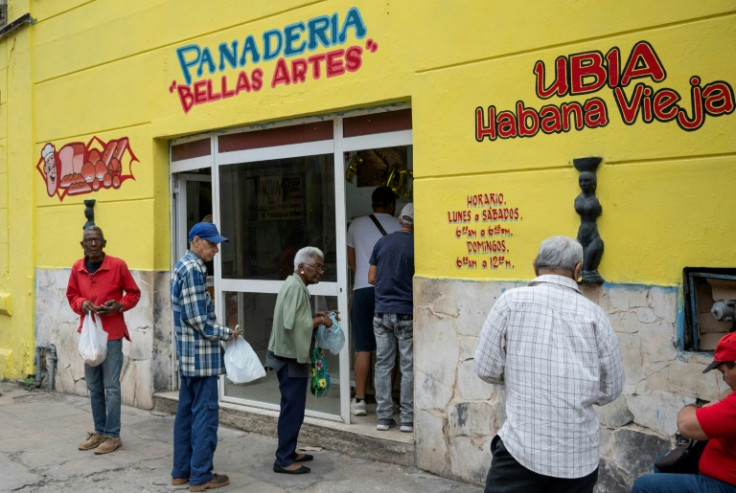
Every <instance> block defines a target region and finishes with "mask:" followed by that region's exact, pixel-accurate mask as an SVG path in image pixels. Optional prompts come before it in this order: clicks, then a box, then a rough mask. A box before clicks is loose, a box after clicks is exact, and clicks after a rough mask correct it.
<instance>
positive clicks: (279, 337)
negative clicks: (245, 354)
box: [268, 274, 314, 363]
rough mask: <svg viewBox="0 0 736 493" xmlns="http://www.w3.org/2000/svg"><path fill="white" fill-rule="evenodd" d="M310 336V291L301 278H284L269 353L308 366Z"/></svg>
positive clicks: (293, 275) (311, 325) (311, 328)
mask: <svg viewBox="0 0 736 493" xmlns="http://www.w3.org/2000/svg"><path fill="white" fill-rule="evenodd" d="M313 333H314V319H313V317H312V308H311V307H310V306H309V290H308V289H307V286H306V284H304V281H302V278H301V277H299V276H298V275H297V274H292V275H291V276H289V277H287V278H286V281H284V285H283V286H282V287H281V290H280V291H279V295H278V296H277V297H276V307H275V308H274V309H273V327H272V328H271V338H270V339H269V341H268V350H269V351H271V352H272V353H273V354H275V355H276V356H280V357H282V358H290V359H295V360H296V361H297V362H298V363H309V361H310V354H309V350H310V348H311V345H312V334H313Z"/></svg>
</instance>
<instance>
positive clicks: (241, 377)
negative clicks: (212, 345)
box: [225, 336, 266, 383]
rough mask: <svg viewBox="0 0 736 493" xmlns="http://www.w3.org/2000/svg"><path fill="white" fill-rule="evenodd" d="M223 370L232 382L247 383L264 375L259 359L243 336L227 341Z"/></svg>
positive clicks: (264, 370)
mask: <svg viewBox="0 0 736 493" xmlns="http://www.w3.org/2000/svg"><path fill="white" fill-rule="evenodd" d="M225 372H226V373H227V379H228V380H230V381H231V382H232V383H248V382H252V381H253V380H256V379H259V378H262V377H265V376H266V369H265V368H263V365H262V364H261V360H260V359H258V355H257V354H256V352H255V351H253V348H252V347H250V344H248V342H247V341H246V340H245V339H243V336H238V337H237V339H235V340H234V341H228V343H227V346H226V347H225Z"/></svg>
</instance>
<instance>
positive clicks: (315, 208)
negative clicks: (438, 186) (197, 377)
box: [171, 108, 411, 423]
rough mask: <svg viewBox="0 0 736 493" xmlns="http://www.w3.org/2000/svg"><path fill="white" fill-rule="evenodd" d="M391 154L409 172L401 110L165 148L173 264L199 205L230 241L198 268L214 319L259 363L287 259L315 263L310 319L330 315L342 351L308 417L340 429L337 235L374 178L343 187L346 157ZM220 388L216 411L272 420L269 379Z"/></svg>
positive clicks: (343, 308)
mask: <svg viewBox="0 0 736 493" xmlns="http://www.w3.org/2000/svg"><path fill="white" fill-rule="evenodd" d="M390 148H396V149H397V150H399V152H403V153H404V155H406V156H408V159H406V160H405V161H406V163H408V164H406V165H405V166H404V167H405V168H407V167H408V170H409V171H410V170H411V113H410V110H409V109H405V108H400V109H397V108H391V111H388V110H384V111H381V112H380V113H375V112H356V113H352V114H349V115H341V116H335V117H332V118H319V119H311V120H302V121H299V122H296V123H295V122H288V123H280V124H273V125H267V126H265V127H259V128H249V129H245V130H242V131H236V132H232V133H227V134H223V133H219V132H218V133H217V134H212V135H209V136H199V137H196V138H190V139H187V140H182V141H175V142H172V144H171V156H172V159H171V171H172V183H174V184H176V187H175V188H174V190H175V192H176V194H175V196H174V204H173V207H174V213H173V217H172V219H173V223H174V224H175V228H174V232H173V236H174V237H173V241H174V244H175V247H174V249H173V250H174V251H175V252H176V254H177V255H176V256H175V258H176V259H178V258H179V257H180V256H181V255H183V253H184V251H185V249H186V232H187V231H188V229H189V228H190V227H191V224H189V221H188V218H189V217H190V216H192V217H194V218H196V219H197V220H201V219H202V217H203V216H202V213H203V212H205V209H206V204H208V203H209V204H210V205H211V214H212V218H213V220H214V222H215V223H216V224H217V225H218V227H219V228H220V231H221V233H222V234H223V235H224V236H226V237H228V238H229V239H230V241H229V242H227V243H223V244H222V245H221V249H220V254H219V255H217V256H216V257H215V260H214V265H212V269H211V270H210V269H209V268H208V271H209V272H210V274H212V285H213V292H214V296H213V300H215V304H216V308H217V311H218V319H219V320H220V321H221V322H223V323H224V324H226V325H228V326H230V327H234V326H235V325H236V324H238V325H240V327H241V328H243V329H245V333H244V337H245V338H246V340H247V341H248V342H249V343H250V344H251V346H252V347H253V349H254V350H255V351H256V353H257V354H258V355H259V357H260V358H261V360H262V361H263V360H265V354H266V351H267V345H268V340H269V337H270V332H271V323H272V317H273V308H274V305H275V301H276V296H277V294H278V292H279V289H280V288H281V286H282V284H283V279H285V278H286V277H287V276H288V275H291V273H292V272H293V270H294V268H293V257H294V254H295V253H296V251H297V250H298V249H299V248H301V247H304V246H316V247H317V248H319V249H320V250H322V251H323V252H324V254H325V267H326V269H325V273H324V276H323V278H322V280H321V282H320V283H318V284H316V285H311V286H309V290H310V294H311V295H312V296H311V301H312V304H313V309H314V310H315V311H320V310H339V311H340V313H341V319H342V320H341V325H342V328H343V330H344V331H345V335H346V339H347V343H346V344H345V346H344V347H343V349H342V351H341V352H340V354H339V355H332V354H330V353H327V360H328V361H327V362H328V368H329V372H330V376H331V387H330V391H329V392H328V393H327V395H326V396H323V397H320V398H316V397H314V396H312V395H311V394H310V395H309V396H308V401H307V415H308V416H313V417H317V418H322V419H327V420H333V421H339V422H344V423H349V422H350V397H351V368H352V362H351V358H352V349H351V347H350V324H349V316H348V313H349V303H350V291H351V286H352V284H351V283H352V280H351V279H350V278H349V274H348V269H347V260H346V243H345V242H346V231H347V226H348V224H349V221H350V220H351V219H352V217H355V216H356V215H362V214H363V213H364V212H365V209H364V207H365V206H366V205H367V207H368V211H367V212H365V214H368V213H370V194H371V192H372V190H373V189H374V188H375V186H374V185H372V183H373V182H375V180H379V181H380V180H381V178H377V177H373V178H372V180H374V181H373V182H372V181H370V180H368V181H366V179H367V178H368V174H367V172H368V170H369V168H370V167H368V166H363V170H362V172H360V171H357V170H354V171H353V175H354V176H353V177H350V178H351V179H348V178H349V177H348V174H349V173H350V165H351V162H353V157H354V156H356V155H359V154H360V155H366V153H372V152H375V151H379V150H381V149H390ZM353 164H355V163H354V162H353ZM373 164H374V166H373V167H372V168H370V169H372V170H373V171H375V170H376V169H377V168H381V165H380V163H378V162H375V163H373ZM384 164H385V163H384ZM386 166H387V167H385V168H384V169H383V171H384V172H385V174H384V177H383V179H384V181H386V180H388V178H389V176H390V175H391V171H392V170H393V171H397V170H396V169H394V168H395V167H394V168H391V165H390V164H387V165H386ZM361 176H362V179H361V180H359V179H360V178H361ZM392 176H393V178H392V179H393V180H394V182H393V183H394V186H396V187H399V186H400V185H399V184H400V183H401V182H400V179H402V178H403V179H406V178H407V177H408V176H410V175H407V174H406V172H404V174H403V176H401V177H400V176H399V175H398V174H396V173H394V174H393V175H392ZM205 177H206V178H205ZM368 183H371V184H370V185H369V184H368ZM403 186H404V188H401V190H409V191H410V189H411V188H410V187H411V183H410V182H409V183H408V184H407V183H406V182H404V185H403ZM182 190H184V192H182ZM397 190H400V188H397ZM198 194H199V199H198V200H194V199H193V198H192V195H198ZM208 194H209V199H208V197H207V196H208ZM366 194H367V197H368V200H365V196H366ZM405 201H407V202H408V201H409V200H408V198H407V199H406V200H405ZM399 207H400V206H399V205H397V210H399V209H398V208H399ZM205 215H206V214H205ZM195 222H196V221H195ZM192 224H194V223H192ZM181 245H184V250H181V247H180V246H181ZM174 261H176V260H174ZM220 387H221V398H222V400H223V401H227V402H232V403H236V404H242V405H246V406H249V407H258V408H264V409H272V410H278V408H279V399H280V396H279V392H278V384H277V381H276V376H275V374H273V372H269V373H268V374H267V376H266V377H265V378H263V379H260V380H258V381H256V382H252V383H250V384H242V385H233V384H231V383H230V382H229V381H228V380H227V379H226V378H223V379H222V384H221V386H220Z"/></svg>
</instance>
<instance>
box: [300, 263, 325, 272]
mask: <svg viewBox="0 0 736 493" xmlns="http://www.w3.org/2000/svg"><path fill="white" fill-rule="evenodd" d="M304 265H308V266H310V267H311V268H312V269H314V270H316V271H317V272H319V273H320V274H324V273H325V271H327V269H326V268H325V266H324V265H314V264H307V263H305V264H304Z"/></svg>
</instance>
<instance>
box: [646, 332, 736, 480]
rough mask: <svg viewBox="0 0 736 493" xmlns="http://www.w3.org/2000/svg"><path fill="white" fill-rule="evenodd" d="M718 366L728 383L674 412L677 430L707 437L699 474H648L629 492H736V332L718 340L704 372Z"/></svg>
mask: <svg viewBox="0 0 736 493" xmlns="http://www.w3.org/2000/svg"><path fill="white" fill-rule="evenodd" d="M714 368H715V369H717V370H718V371H720V372H721V374H722V375H723V381H724V382H726V384H727V385H728V386H729V387H730V390H727V391H726V392H724V393H723V394H722V395H721V396H720V398H719V399H718V400H717V401H715V402H712V403H710V404H708V405H707V406H703V407H700V408H699V407H697V406H695V405H694V404H690V405H687V406H685V407H684V408H683V409H682V410H681V411H680V413H679V414H678V415H677V427H678V428H679V430H680V433H681V434H682V435H683V436H685V437H687V438H692V439H695V440H708V444H707V445H706V446H705V450H703V455H702V456H701V457H700V462H699V463H698V469H699V470H700V474H669V473H657V474H647V475H645V476H642V477H640V478H639V479H637V480H636V482H635V483H634V487H633V489H632V493H660V492H661V493H665V492H666V493H685V492H688V493H699V492H703V493H706V492H707V493H736V392H734V391H736V332H731V333H729V334H726V335H725V336H723V338H722V339H721V340H720V341H718V346H716V353H715V355H714V358H713V362H712V363H711V364H710V365H708V367H707V368H706V369H705V370H703V373H706V372H709V371H710V370H712V369H714Z"/></svg>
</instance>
